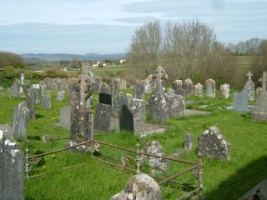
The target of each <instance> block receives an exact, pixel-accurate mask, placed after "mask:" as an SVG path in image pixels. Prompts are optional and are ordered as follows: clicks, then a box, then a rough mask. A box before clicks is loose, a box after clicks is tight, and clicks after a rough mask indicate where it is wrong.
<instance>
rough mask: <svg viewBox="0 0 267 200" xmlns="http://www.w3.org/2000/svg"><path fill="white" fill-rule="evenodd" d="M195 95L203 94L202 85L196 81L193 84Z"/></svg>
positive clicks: (200, 95)
mask: <svg viewBox="0 0 267 200" xmlns="http://www.w3.org/2000/svg"><path fill="white" fill-rule="evenodd" d="M195 95H196V96H198V97H202V96H203V85H201V84H200V83H197V84H196V85H195Z"/></svg>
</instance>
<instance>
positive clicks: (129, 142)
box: [0, 93, 267, 200]
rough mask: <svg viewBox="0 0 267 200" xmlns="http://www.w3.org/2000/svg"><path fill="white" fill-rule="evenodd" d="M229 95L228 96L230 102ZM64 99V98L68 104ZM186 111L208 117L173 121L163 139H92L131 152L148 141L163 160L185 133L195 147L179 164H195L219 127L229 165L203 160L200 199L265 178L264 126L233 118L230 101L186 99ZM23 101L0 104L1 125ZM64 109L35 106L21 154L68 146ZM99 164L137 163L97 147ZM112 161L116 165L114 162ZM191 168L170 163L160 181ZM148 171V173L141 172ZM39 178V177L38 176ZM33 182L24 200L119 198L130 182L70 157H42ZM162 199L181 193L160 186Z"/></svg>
mask: <svg viewBox="0 0 267 200" xmlns="http://www.w3.org/2000/svg"><path fill="white" fill-rule="evenodd" d="M232 95H233V94H231V96H232ZM66 99H68V98H66ZM188 100H190V101H191V103H190V104H188V105H187V107H188V108H194V109H199V110H205V111H210V112H211V114H209V115H195V116H187V117H182V118H179V119H175V118H171V119H170V120H169V121H168V123H167V124H165V125H167V126H168V127H169V128H168V130H167V131H166V132H165V133H163V134H153V135H150V136H148V137H146V138H145V139H139V138H138V137H137V136H135V135H133V134H130V133H125V132H122V133H115V132H108V133H107V134H103V135H100V136H95V139H96V140H99V141H103V142H108V143H111V144H114V145H119V146H123V147H126V148H130V149H133V150H135V149H136V143H140V144H141V148H142V147H143V146H144V145H145V144H146V143H147V142H149V141H151V140H158V141H159V142H160V143H161V145H162V146H163V148H164V152H165V154H166V155H167V156H169V155H172V154H174V153H176V152H177V150H178V149H180V148H182V147H183V141H184V138H185V135H186V133H189V132H190V133H193V134H194V147H193V150H192V151H191V152H187V153H184V154H183V155H182V156H181V159H185V160H191V161H196V160H197V156H196V146H197V138H198V136H200V134H201V133H203V132H204V130H206V129H208V128H209V127H210V126H217V127H218V128H219V129H220V130H221V131H222V133H223V135H224V136H225V138H226V139H227V140H228V142H229V143H230V144H231V160H230V161H228V162H225V161H218V160H211V159H207V158H203V164H204V172H203V182H204V193H205V195H206V196H207V197H208V199H216V200H217V199H218V200H220V199H221V200H224V199H237V198H238V197H240V196H241V195H242V194H244V193H245V192H247V191H248V190H249V189H250V188H252V187H253V186H254V185H256V184H257V183H259V182H260V181H261V180H263V179H266V178H267V174H266V167H267V145H266V143H267V134H266V130H267V123H266V122H256V121H252V120H250V113H243V114H242V113H237V112H233V111H229V110H226V109H224V108H225V107H227V106H229V105H230V104H231V102H232V101H233V100H232V98H230V99H229V100H222V99H220V98H219V94H217V98H215V99H210V98H206V97H203V98H197V97H190V98H188ZM22 101H24V99H15V98H0V105H1V106H0V124H4V123H8V124H10V125H11V123H12V113H13V109H14V107H15V106H16V105H17V104H18V103H19V102H22ZM66 104H67V100H65V101H63V102H57V101H56V94H55V93H52V109H51V110H45V109H43V108H41V106H40V105H37V106H36V118H35V119H34V120H32V121H31V122H30V123H29V130H28V140H20V143H21V148H22V149H23V150H25V149H26V148H28V149H29V154H30V155H35V154H39V153H41V152H49V151H53V150H57V149H61V148H63V147H64V144H65V143H66V142H67V141H68V139H66V138H68V137H69V135H70V133H69V130H67V129H65V128H62V127H59V126H55V124H56V123H57V122H58V121H59V115H60V109H61V108H62V107H64V106H65V105H66ZM46 134H49V135H51V136H52V137H53V138H54V140H53V141H52V142H49V143H44V142H42V141H41V137H42V136H43V135H46ZM64 138H65V139H64ZM100 151H101V152H102V156H100V157H102V158H105V159H111V158H110V157H112V159H116V160H118V161H119V160H120V158H121V157H122V156H124V155H129V156H132V157H133V158H135V155H134V154H132V153H125V152H123V151H121V150H115V149H112V148H110V147H106V146H104V145H102V146H101V148H100ZM113 161H114V160H113ZM188 167H190V165H187V164H177V163H174V162H171V163H170V172H169V173H168V174H165V175H162V176H163V177H168V176H171V175H173V174H174V173H177V172H179V171H181V170H184V169H186V168H188ZM142 170H144V171H146V170H147V169H146V168H142ZM40 174H41V175H42V174H43V175H42V176H37V177H35V178H34V176H36V175H40ZM30 175H31V176H32V177H33V178H29V179H26V181H25V196H26V199H53V200H54V199H92V200H94V199H95V200H102V199H103V200H104V199H109V198H110V197H111V196H113V195H114V194H116V193H118V192H120V191H121V190H122V189H123V187H124V184H125V182H126V180H127V179H128V178H129V177H131V176H132V174H131V173H126V172H125V171H121V170H119V169H117V168H114V167H112V166H110V165H108V164H103V163H102V162H100V161H98V160H95V159H94V158H93V157H92V156H91V155H90V154H81V153H77V152H72V151H66V152H61V153H57V154H53V155H48V156H45V157H44V158H43V160H42V162H40V164H39V165H38V166H36V167H34V168H33V170H32V171H31V173H30ZM177 180H179V181H185V182H191V183H197V181H196V180H195V179H194V178H193V177H192V176H191V175H190V176H188V175H186V176H181V178H178V179H177ZM161 190H162V193H163V196H164V199H176V198H177V197H178V196H179V195H181V193H183V192H184V188H183V187H180V188H177V187H176V186H175V187H174V186H173V185H172V184H164V185H163V186H162V187H161Z"/></svg>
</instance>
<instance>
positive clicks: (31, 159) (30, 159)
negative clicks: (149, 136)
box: [25, 140, 203, 200]
mask: <svg viewBox="0 0 267 200" xmlns="http://www.w3.org/2000/svg"><path fill="white" fill-rule="evenodd" d="M89 143H91V145H93V144H94V143H98V144H101V145H104V146H107V147H111V148H114V149H118V150H121V151H126V152H129V153H132V154H134V155H135V159H134V161H135V165H136V169H134V168H130V167H128V166H126V165H123V164H122V163H121V160H117V159H114V158H112V157H111V156H105V155H103V156H100V157H97V156H93V158H94V159H96V160H98V161H101V162H104V163H106V164H109V165H112V166H114V167H116V168H120V169H122V170H127V171H130V172H132V173H141V170H140V167H141V162H140V161H141V156H142V155H145V156H150V157H155V158H158V159H166V160H169V161H173V162H176V163H183V164H188V165H191V167H189V168H186V169H184V170H182V171H179V172H177V173H175V174H174V175H172V176H169V177H162V176H159V175H151V174H149V173H147V174H149V175H150V176H151V177H153V178H155V179H156V180H157V182H158V184H159V185H164V184H165V183H168V182H169V183H172V184H177V185H182V186H184V187H187V188H189V189H190V190H191V191H190V192H187V193H186V194H184V195H183V196H181V197H179V198H178V199H177V200H183V199H188V198H190V197H193V196H195V195H200V194H201V191H202V190H203V182H202V161H201V158H200V157H198V160H197V162H192V161H187V160H180V159H175V158H171V157H163V156H157V155H154V154H149V153H145V152H141V151H140V149H139V147H140V145H139V144H137V150H132V149H128V148H125V147H121V146H117V145H113V144H109V143H106V142H102V141H97V140H88V141H85V142H82V143H79V144H76V145H73V146H70V147H66V148H62V149H58V150H55V151H51V152H46V153H42V154H38V155H34V156H29V155H28V150H27V152H26V156H25V172H26V177H27V178H30V176H29V172H30V171H31V169H32V167H33V166H35V165H36V164H37V163H38V162H39V161H40V160H41V158H42V157H44V156H47V155H51V154H55V153H59V152H62V151H66V150H70V149H74V148H76V147H78V146H81V145H86V144H89ZM101 155H102V152H101ZM101 157H103V159H102V158H101ZM127 157H128V156H127ZM104 158H108V159H104ZM130 158H132V159H133V157H130ZM189 173H192V175H193V176H194V177H196V179H197V182H198V184H192V183H185V182H181V181H177V180H175V179H176V178H177V177H180V176H182V175H184V174H189ZM42 175H43V174H42Z"/></svg>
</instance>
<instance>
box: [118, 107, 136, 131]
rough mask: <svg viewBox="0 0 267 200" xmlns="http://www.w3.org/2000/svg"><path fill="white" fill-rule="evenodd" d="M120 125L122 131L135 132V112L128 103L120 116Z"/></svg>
mask: <svg viewBox="0 0 267 200" xmlns="http://www.w3.org/2000/svg"><path fill="white" fill-rule="evenodd" d="M119 125H120V130H121V131H123V130H124V131H128V132H134V119H133V114H132V113H131V111H130V110H129V108H128V106H127V105H123V106H122V108H121V112H120V116H119Z"/></svg>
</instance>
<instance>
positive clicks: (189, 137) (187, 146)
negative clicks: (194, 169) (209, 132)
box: [184, 133, 194, 151]
mask: <svg viewBox="0 0 267 200" xmlns="http://www.w3.org/2000/svg"><path fill="white" fill-rule="evenodd" d="M193 142H194V141H193V134H192V133H187V134H186V135H185V140H184V150H186V151H191V150H192V148H193Z"/></svg>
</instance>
